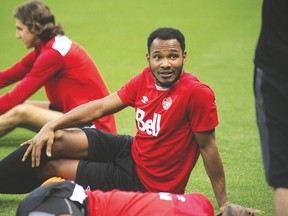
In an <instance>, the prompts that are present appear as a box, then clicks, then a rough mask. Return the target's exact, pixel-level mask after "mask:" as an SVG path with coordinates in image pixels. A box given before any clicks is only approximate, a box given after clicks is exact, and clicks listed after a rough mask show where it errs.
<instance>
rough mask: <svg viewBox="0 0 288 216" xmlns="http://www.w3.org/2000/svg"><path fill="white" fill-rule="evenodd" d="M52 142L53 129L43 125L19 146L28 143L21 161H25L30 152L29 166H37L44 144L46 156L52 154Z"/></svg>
mask: <svg viewBox="0 0 288 216" xmlns="http://www.w3.org/2000/svg"><path fill="white" fill-rule="evenodd" d="M53 142H54V131H53V130H52V129H50V128H49V127H48V126H44V127H43V128H42V129H41V130H40V131H39V133H38V134H36V136H35V137H34V138H32V139H31V140H28V141H26V142H24V143H22V144H21V145H20V146H23V145H27V144H30V146H29V147H28V148H27V150H26V152H25V154H24V156H23V158H22V161H25V160H26V159H27V157H28V156H29V154H30V153H31V166H32V167H39V166H40V160H41V151H42V149H43V147H44V146H46V154H47V156H48V157H51V156H52V152H51V151H52V145H53Z"/></svg>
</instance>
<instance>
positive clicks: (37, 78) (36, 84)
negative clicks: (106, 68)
mask: <svg viewBox="0 0 288 216" xmlns="http://www.w3.org/2000/svg"><path fill="white" fill-rule="evenodd" d="M20 80H21V81H20ZM17 81H20V82H19V83H18V84H17V85H16V87H15V88H14V89H13V90H12V91H10V92H8V93H6V94H5V95H3V96H0V104H1V105H0V115H1V114H3V113H5V112H7V111H8V110H10V109H11V108H13V107H15V106H16V105H19V104H21V103H23V102H24V101H26V100H27V99H28V98H29V97H30V96H31V95H33V94H34V93H35V92H36V91H37V90H39V89H40V88H41V87H42V86H44V88H45V92H46V95H47V97H48V99H49V101H50V103H51V105H52V106H53V107H55V109H56V110H58V111H61V112H63V113H66V112H68V111H70V110H71V109H73V108H75V107H77V106H79V105H81V104H84V103H86V102H88V101H91V100H95V99H99V98H102V97H105V96H107V95H108V94H109V92H108V89H107V87H106V85H105V83H104V81H103V79H102V77H101V75H100V73H99V71H98V69H97V67H96V65H95V63H94V62H93V61H92V59H91V58H90V56H89V55H88V54H87V53H86V52H85V50H84V49H83V48H82V47H81V46H79V45H78V44H76V43H74V42H72V41H71V40H70V39H68V38H67V37H66V36H63V35H58V36H56V37H54V38H52V39H51V40H49V41H48V42H47V43H46V44H40V45H39V46H38V47H37V48H35V49H34V50H33V51H31V52H30V53H28V54H27V55H26V56H25V57H24V58H23V59H22V60H21V61H20V62H18V63H17V64H15V65H14V66H12V67H11V68H9V69H6V70H4V71H2V72H1V73H0V88H3V87H6V86H8V85H10V84H12V83H15V82H17ZM94 125H95V126H96V128H98V129H102V130H105V131H108V132H112V133H116V124H115V119H114V116H113V115H110V116H105V117H103V118H101V119H99V120H97V121H95V122H94Z"/></svg>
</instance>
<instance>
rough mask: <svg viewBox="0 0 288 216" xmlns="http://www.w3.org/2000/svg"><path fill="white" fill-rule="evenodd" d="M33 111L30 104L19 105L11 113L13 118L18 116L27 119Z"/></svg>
mask: <svg viewBox="0 0 288 216" xmlns="http://www.w3.org/2000/svg"><path fill="white" fill-rule="evenodd" d="M31 109H32V105H29V104H19V105H17V106H15V107H13V108H12V109H11V110H10V112H11V114H12V115H13V116H17V117H19V118H22V119H23V118H26V117H27V116H28V115H29V110H31Z"/></svg>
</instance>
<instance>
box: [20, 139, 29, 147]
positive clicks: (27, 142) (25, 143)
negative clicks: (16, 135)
mask: <svg viewBox="0 0 288 216" xmlns="http://www.w3.org/2000/svg"><path fill="white" fill-rule="evenodd" d="M28 144H31V140H27V141H26V142H24V143H21V144H20V146H24V145H28Z"/></svg>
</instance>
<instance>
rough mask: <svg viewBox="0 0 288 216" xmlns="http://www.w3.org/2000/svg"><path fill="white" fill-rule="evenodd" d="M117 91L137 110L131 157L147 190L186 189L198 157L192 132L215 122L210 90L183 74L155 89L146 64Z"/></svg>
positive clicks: (212, 97) (210, 125)
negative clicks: (141, 70) (170, 83)
mask: <svg viewBox="0 0 288 216" xmlns="http://www.w3.org/2000/svg"><path fill="white" fill-rule="evenodd" d="M118 95H119V97H120V98H121V100H122V101H123V102H124V103H125V104H126V105H129V106H132V107H134V108H135V112H136V127H137V133H136V135H135V138H134V141H133V145H132V157H133V159H134V161H135V169H136V172H137V174H138V176H139V178H140V180H141V182H142V183H143V185H144V186H145V187H146V189H147V190H148V191H169V192H172V193H184V191H185V187H186V185H187V182H188V180H189V176H190V173H191V171H192V169H193V167H194V166H195V164H196V161H197V159H198V156H199V149H198V145H197V144H196V142H195V139H194V136H193V133H194V132H201V131H208V130H211V129H213V128H215V127H216V126H217V125H218V117H217V110H216V104H215V96H214V93H213V92H212V90H211V89H210V88H209V87H208V86H207V85H204V84H202V83H201V82H200V81H199V80H198V79H197V78H196V77H195V76H194V75H192V74H190V73H187V72H182V75H181V77H180V79H179V81H178V82H177V83H175V85H174V86H173V87H172V88H170V89H159V88H156V85H155V81H154V78H153V75H152V72H151V71H150V68H149V67H147V68H145V69H144V71H143V72H142V73H140V74H138V75H137V76H135V77H134V78H133V79H132V80H130V81H129V82H128V83H127V84H126V85H125V86H124V87H123V88H121V89H120V90H119V91H118Z"/></svg>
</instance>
